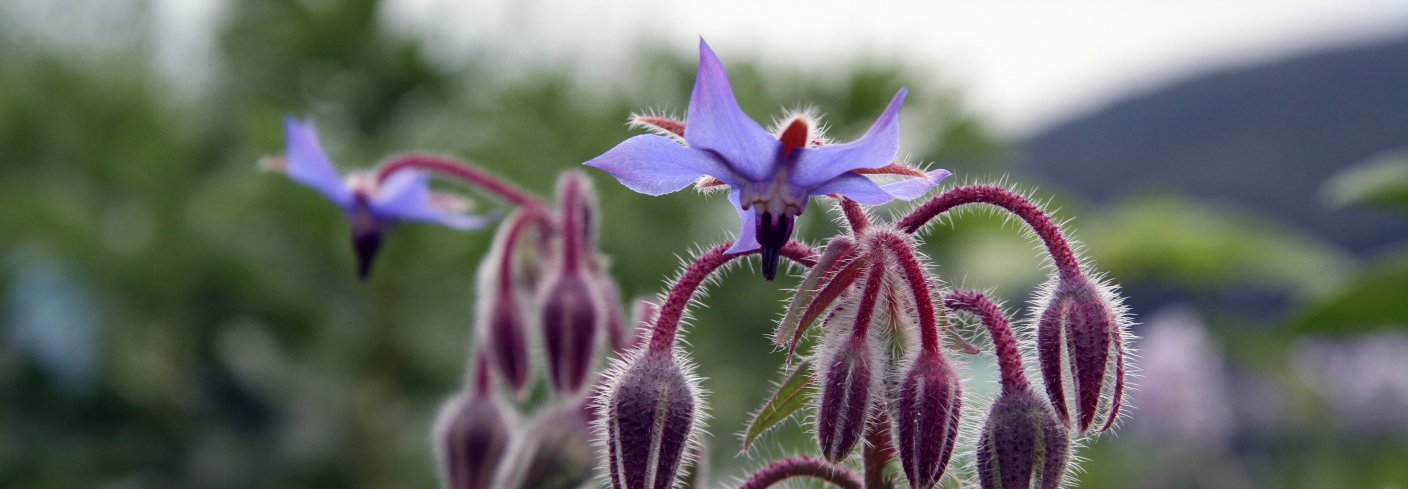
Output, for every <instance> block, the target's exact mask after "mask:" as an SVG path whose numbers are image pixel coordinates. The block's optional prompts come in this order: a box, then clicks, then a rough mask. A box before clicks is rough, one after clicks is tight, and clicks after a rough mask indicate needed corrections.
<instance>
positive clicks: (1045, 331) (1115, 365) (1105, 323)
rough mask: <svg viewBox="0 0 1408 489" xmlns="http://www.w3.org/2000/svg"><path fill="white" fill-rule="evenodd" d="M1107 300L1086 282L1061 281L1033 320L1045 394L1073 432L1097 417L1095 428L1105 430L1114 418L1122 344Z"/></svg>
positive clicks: (1082, 430) (1118, 397)
mask: <svg viewBox="0 0 1408 489" xmlns="http://www.w3.org/2000/svg"><path fill="white" fill-rule="evenodd" d="M1112 299H1113V296H1112V297H1110V298H1107V297H1106V294H1105V293H1104V291H1102V290H1101V289H1100V288H1098V287H1097V286H1096V285H1095V284H1094V283H1092V282H1090V281H1089V280H1085V279H1079V280H1063V281H1062V282H1061V283H1060V284H1058V285H1057V286H1056V289H1055V292H1054V293H1053V294H1052V298H1051V300H1049V301H1047V303H1046V308H1045V309H1044V310H1043V311H1042V312H1041V316H1039V318H1038V322H1037V354H1038V360H1039V362H1040V363H1041V376H1042V378H1043V379H1044V380H1045V381H1046V382H1045V383H1046V395H1047V397H1048V398H1049V399H1050V400H1051V405H1052V407H1053V408H1054V409H1055V412H1056V415H1057V417H1058V419H1060V420H1061V421H1062V422H1063V423H1065V424H1066V425H1067V426H1069V427H1071V428H1072V429H1073V430H1075V431H1076V432H1077V433H1085V432H1087V431H1089V430H1090V428H1091V426H1092V424H1093V423H1094V422H1095V421H1096V418H1097V417H1099V421H1100V424H1099V426H1101V428H1100V430H1101V431H1103V430H1106V429H1109V427H1110V426H1111V425H1112V424H1113V423H1114V420H1115V418H1116V417H1118V415H1119V409H1120V403H1121V401H1122V399H1121V398H1122V397H1123V395H1124V358H1123V354H1124V348H1123V341H1124V340H1123V338H1122V337H1121V336H1122V331H1121V329H1122V326H1121V324H1120V321H1121V314H1120V311H1119V308H1118V306H1115V305H1112V302H1111V301H1112ZM1067 383H1069V384H1071V385H1067ZM1073 417H1074V419H1073Z"/></svg>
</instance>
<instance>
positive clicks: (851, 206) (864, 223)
mask: <svg viewBox="0 0 1408 489" xmlns="http://www.w3.org/2000/svg"><path fill="white" fill-rule="evenodd" d="M841 212H842V213H843V214H845V216H846V224H849V225H850V226H851V234H860V233H861V231H865V228H868V227H870V216H867V215H865V209H862V208H861V207H860V204H857V203H856V201H854V200H851V199H849V198H846V197H841Z"/></svg>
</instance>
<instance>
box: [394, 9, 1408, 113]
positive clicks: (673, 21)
mask: <svg viewBox="0 0 1408 489" xmlns="http://www.w3.org/2000/svg"><path fill="white" fill-rule="evenodd" d="M994 3H1000V4H1002V5H993V4H994ZM386 14H387V15H386V17H387V19H388V22H390V23H391V24H392V25H393V26H394V27H395V28H397V29H401V30H407V31H411V30H413V31H416V32H427V31H428V32H429V34H427V35H429V36H431V37H432V38H433V39H435V40H436V42H437V46H439V47H440V49H439V50H438V51H439V52H441V53H442V55H445V56H453V53H455V52H464V51H465V50H464V49H463V48H464V47H466V46H474V45H476V44H478V45H484V44H502V41H503V40H506V39H512V40H513V43H512V46H513V47H512V48H511V49H512V50H513V51H514V52H515V53H516V54H517V55H518V56H520V57H522V58H538V59H561V58H571V59H577V60H580V61H581V62H583V63H585V64H588V65H594V64H600V65H605V66H611V65H612V63H614V62H615V61H616V60H617V59H619V58H618V57H619V56H620V55H622V53H625V52H628V51H629V50H630V49H632V48H635V47H638V46H639V45H640V43H642V42H650V43H653V44H657V45H662V46H664V47H666V48H668V49H671V50H674V51H677V52H680V53H681V54H689V55H691V56H692V55H693V51H694V49H695V46H696V44H695V43H696V39H697V36H704V37H705V38H706V39H708V40H709V43H710V44H711V45H712V46H713V47H714V49H715V51H717V52H719V54H720V56H721V57H723V58H724V60H725V62H727V61H728V60H730V59H747V58H754V59H757V60H759V61H762V62H765V63H768V64H774V65H778V66H783V67H786V68H788V69H800V70H803V71H809V70H818V71H824V70H830V69H835V68H837V67H840V66H845V65H848V64H854V63H856V62H857V61H859V60H864V59H866V58H878V59H887V60H888V59H897V60H900V61H902V62H904V63H907V64H911V65H916V66H919V67H923V68H931V69H933V70H934V72H935V73H936V74H941V76H943V78H944V79H945V80H948V81H951V82H954V83H956V84H957V85H958V86H959V87H960V88H961V89H962V90H963V92H964V93H965V94H966V95H967V96H968V101H969V103H970V104H971V106H972V107H973V108H974V109H975V110H977V111H978V112H979V113H980V114H982V115H984V116H985V117H986V118H988V120H989V121H990V122H992V123H993V124H994V125H995V126H996V128H997V129H998V130H999V131H1001V132H1002V133H1004V134H1007V135H1010V136H1020V135H1022V134H1025V133H1027V132H1029V131H1032V130H1036V129H1039V128H1040V127H1042V126H1043V125H1044V124H1049V123H1051V122H1055V121H1056V120H1058V119H1060V118H1062V117H1066V116H1069V115H1070V114H1072V113H1074V112H1078V111H1081V110H1088V109H1090V108H1092V107H1095V106H1098V105H1099V104H1100V103H1102V102H1105V101H1108V100H1110V99H1111V98H1114V97H1118V96H1120V95H1124V94H1128V93H1131V92H1134V91H1138V90H1141V89H1146V88H1147V87H1150V86H1156V85H1158V84H1161V83H1167V82H1168V81H1170V80H1176V79H1178V78H1181V77H1185V76H1188V75H1190V74H1192V73H1196V72H1199V71H1204V70H1207V69H1211V68H1215V67H1219V66H1226V65H1231V64H1236V63H1241V62H1246V61H1255V60H1259V59H1268V58H1277V57H1283V56H1286V55H1289V54H1293V53H1296V52H1302V51H1305V50H1312V49H1316V48H1320V47H1323V46H1327V45H1335V44H1344V43H1354V42H1365V41H1367V40H1372V39H1378V38H1384V37H1388V36H1390V35H1394V34H1404V33H1408V1H1404V0H1240V1H1226V0H1220V1H1214V0H1183V1H1167V2H1151V1H1131V0H1075V1H1073V0H1066V1H1061V2H1020V3H1019V2H988V3H983V2H949V1H942V2H940V1H925V0H904V1H872V2H864V1H852V0H812V1H809V2H797V1H785V0H751V1H750V0H738V1H733V0H715V1H710V2H693V3H689V4H685V3H684V2H661V1H636V0H606V1H580V2H547V1H541V0H508V1H491V2H482V1H479V2H463V1H456V0H405V1H401V2H395V3H393V4H391V6H390V7H389V9H388V11H387V12H386ZM791 102H792V101H783V102H779V103H791Z"/></svg>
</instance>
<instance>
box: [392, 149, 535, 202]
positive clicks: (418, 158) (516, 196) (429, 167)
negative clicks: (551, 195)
mask: <svg viewBox="0 0 1408 489" xmlns="http://www.w3.org/2000/svg"><path fill="white" fill-rule="evenodd" d="M412 168H414V169H418V170H426V171H430V172H434V173H436V174H438V175H441V176H445V177H449V178H454V179H456V180H459V181H461V182H464V183H465V184H467V185H469V186H472V187H477V188H480V189H483V190H484V191H486V192H489V193H491V194H494V195H497V196H498V197H499V198H501V199H504V200H505V201H507V202H509V203H511V204H514V205H517V206H520V207H524V208H527V209H530V210H532V211H533V212H536V213H541V214H547V213H548V206H547V204H544V203H543V201H541V200H539V199H538V198H537V197H534V196H533V195H532V194H530V193H528V192H527V191H525V190H523V189H521V188H518V187H517V186H515V185H513V184H511V183H508V182H505V181H503V180H502V179H500V178H498V177H495V176H493V175H490V174H488V173H486V172H484V171H483V170H480V169H478V168H475V167H472V166H470V165H468V164H466V163H462V162H460V161H456V160H454V159H451V158H446V157H443V156H436V155H429V154H409V155H403V156H398V157H396V158H395V159H393V160H391V162H390V163H387V164H386V165H384V166H382V167H381V169H380V170H377V174H376V179H377V182H384V181H386V179H387V178H389V177H390V176H391V175H392V174H394V173H396V172H398V171H401V170H405V169H412Z"/></svg>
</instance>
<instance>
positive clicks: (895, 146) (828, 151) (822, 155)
mask: <svg viewBox="0 0 1408 489" xmlns="http://www.w3.org/2000/svg"><path fill="white" fill-rule="evenodd" d="M906 93H907V90H906V89H903V88H901V89H900V91H899V93H896V94H895V98H894V99H892V100H890V105H889V106H888V107H886V108H885V112H884V113H882V114H880V118H878V119H876V120H875V124H873V125H871V126H870V130H869V131H866V133H865V135H864V136H861V137H860V139H857V140H855V141H851V142H849V143H845V144H833V145H827V146H822V147H820V148H802V149H799V150H797V151H800V153H799V154H798V155H797V168H796V171H794V172H793V173H792V176H791V181H792V184H793V185H796V186H798V187H813V186H816V185H819V184H821V183H822V182H825V181H827V180H831V179H832V178H835V177H836V176H837V175H840V174H843V173H846V172H849V171H851V170H859V169H862V168H879V167H882V166H885V165H888V164H890V163H891V162H893V161H894V160H895V155H896V154H898V153H899V148H900V121H899V117H900V105H901V104H903V103H904V96H905V94H906ZM691 144H693V143H691Z"/></svg>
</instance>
